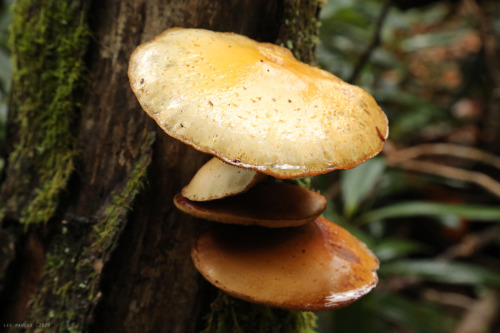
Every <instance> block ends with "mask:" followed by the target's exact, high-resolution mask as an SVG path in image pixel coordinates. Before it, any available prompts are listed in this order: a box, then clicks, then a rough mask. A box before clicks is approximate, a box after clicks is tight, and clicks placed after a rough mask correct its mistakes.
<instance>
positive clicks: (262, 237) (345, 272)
mask: <svg viewBox="0 0 500 333" xmlns="http://www.w3.org/2000/svg"><path fill="white" fill-rule="evenodd" d="M191 257H192V259H193V262H194V264H195V266H196V268H197V269H198V270H199V271H200V273H201V274H202V275H203V276H204V277H205V278H206V279H207V280H208V281H209V282H210V283H212V284H213V285H215V286H216V287H218V288H219V289H221V290H223V291H225V292H227V293H228V294H230V295H232V296H235V297H238V298H241V299H244V300H247V301H250V302H255V303H261V304H266V305H270V306H274V307H279V308H284V309H293V310H301V311H322V310H328V309H333V308H338V307H341V306H345V305H348V304H350V303H352V302H354V301H355V300H357V299H359V298H360V297H362V296H363V295H365V294H367V293H368V292H370V291H371V290H372V289H373V288H374V287H375V285H376V284H377V281H378V278H377V274H376V270H377V269H378V266H379V262H378V260H377V259H376V258H375V256H374V255H373V254H372V253H371V252H370V250H368V249H367V247H366V246H365V245H364V244H363V243H361V242H360V241H359V240H358V239H356V238H355V237H354V236H352V235H351V234H349V233H348V232H347V231H346V230H345V229H342V228H341V227H339V226H338V225H336V224H334V223H332V222H330V221H328V220H325V219H323V218H318V219H316V220H315V221H314V222H312V223H308V224H306V225H304V226H301V227H297V228H284V229H265V228H258V227H241V226H240V227H239V228H238V227H233V228H231V227H230V226H227V225H226V226H224V225H222V227H221V226H220V225H217V224H212V225H211V228H210V229H208V230H207V231H206V232H204V233H202V234H201V235H200V237H199V238H198V239H197V241H196V242H195V244H194V246H193V248H192V251H191Z"/></svg>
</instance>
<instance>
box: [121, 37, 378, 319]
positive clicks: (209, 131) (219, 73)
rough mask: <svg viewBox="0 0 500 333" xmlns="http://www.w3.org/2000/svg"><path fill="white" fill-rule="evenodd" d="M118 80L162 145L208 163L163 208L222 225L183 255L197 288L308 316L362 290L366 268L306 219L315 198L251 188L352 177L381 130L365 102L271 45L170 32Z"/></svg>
mask: <svg viewBox="0 0 500 333" xmlns="http://www.w3.org/2000/svg"><path fill="white" fill-rule="evenodd" d="M129 79H130V83H131V87H132V89H133V91H134V93H135V94H136V96H137V99H138V100H139V102H140V104H141V106H142V108H143V109H144V111H146V112H147V113H148V115H149V116H151V118H153V119H154V120H155V121H156V122H157V123H158V125H159V126H160V127H161V128H162V129H163V130H164V131H165V132H166V133H167V134H168V135H170V136H172V137H174V138H176V139H178V140H180V141H182V142H184V143H186V144H188V145H190V146H192V147H193V148H195V149H197V150H199V151H201V152H205V153H208V154H211V155H214V156H215V158H214V159H213V160H211V161H209V162H208V163H207V164H206V165H205V166H203V167H202V169H200V171H199V172H198V173H197V174H196V175H195V177H194V178H193V179H192V180H191V182H190V184H188V185H187V186H186V187H185V188H184V189H183V191H182V193H180V194H178V195H176V196H175V198H174V203H175V205H176V206H177V207H178V208H179V209H180V210H182V211H184V212H186V213H188V214H191V215H193V216H196V217H199V218H204V219H208V220H212V221H216V222H223V223H224V224H217V223H213V224H210V225H209V226H208V229H207V230H206V231H205V232H204V233H202V234H201V236H200V237H199V238H198V240H197V241H196V243H195V245H194V247H193V250H192V259H193V261H194V263H195V266H196V267H197V269H198V270H199V271H200V272H201V273H202V275H204V276H205V278H206V279H207V280H209V281H210V282H211V283H212V284H214V285H215V286H217V287H219V288H220V289H222V290H224V291H226V292H228V293H229V294H231V295H233V296H236V297H239V298H242V299H245V300H249V301H253V302H257V303H263V304H268V305H271V306H276V307H281V308H286V309H298V310H311V311H317V310H324V309H329V308H335V307H339V306H343V305H346V304H349V303H351V302H353V301H354V300H356V299H358V298H359V297H361V296H363V295H364V294H366V293H368V292H369V291H370V290H371V289H372V288H374V286H375V285H376V283H377V275H376V270H377V268H378V260H377V259H376V258H375V257H374V256H373V254H372V253H371V252H370V251H369V250H368V249H367V248H366V246H365V245H364V244H363V243H361V242H360V241H359V240H357V239H356V238H354V237H353V236H352V235H350V234H349V233H348V232H347V231H345V230H344V229H342V228H340V227H339V226H337V225H335V224H334V223H331V222H329V221H327V220H325V219H323V218H321V217H318V216H319V215H320V214H321V212H322V211H323V210H324V209H325V206H326V199H325V198H324V197H323V196H322V195H320V194H319V193H315V192H313V191H309V190H305V189H301V188H300V187H298V186H294V185H290V184H286V183H283V182H277V181H274V182H273V181H271V182H269V181H262V182H260V180H262V178H263V174H267V175H270V176H273V177H276V178H293V177H302V176H311V175H317V174H321V173H326V172H329V171H332V170H336V169H349V168H354V167H355V166H357V165H358V164H360V163H363V162H364V161H366V160H367V159H369V158H371V157H373V156H375V155H377V154H378V153H379V152H380V151H381V149H382V147H383V144H384V142H385V140H386V138H387V136H388V123H387V117H386V116H385V114H384V113H383V112H382V110H381V109H380V107H379V106H378V105H377V103H376V102H375V100H374V99H373V98H372V97H371V96H370V95H369V94H368V93H367V92H365V91H364V90H362V89H361V88H359V87H356V86H353V85H350V84H347V83H345V82H344V81H342V80H340V79H339V78H337V77H335V76H334V75H332V74H330V73H328V72H326V71H323V70H321V69H318V68H315V67H311V66H309V65H307V64H304V63H301V62H299V61H297V60H296V59H295V58H294V57H293V55H292V54H291V52H290V51H289V50H287V49H285V48H282V47H280V46H276V45H273V44H268V43H258V42H256V41H253V40H251V39H249V38H247V37H245V36H241V35H237V34H234V33H221V32H213V31H208V30H202V29H182V28H172V29H169V30H167V31H165V32H163V33H162V34H160V35H159V36H157V37H156V38H154V39H153V40H152V41H150V42H148V43H145V44H143V45H141V46H139V47H138V48H137V49H136V50H135V51H134V53H133V54H132V56H131V59H130V65H129ZM219 159H220V160H219ZM244 169H248V170H244ZM233 223H236V224H244V225H245V226H235V225H227V224H233ZM249 225H258V226H249ZM261 226H265V227H268V228H262V227H261ZM290 226H294V227H295V228H289V227H290Z"/></svg>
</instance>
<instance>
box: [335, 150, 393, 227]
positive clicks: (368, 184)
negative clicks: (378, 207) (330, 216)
mask: <svg viewBox="0 0 500 333" xmlns="http://www.w3.org/2000/svg"><path fill="white" fill-rule="evenodd" d="M384 169H385V160H384V159H382V158H374V159H371V160H369V161H367V162H365V163H364V164H361V165H359V166H357V167H356V168H354V169H352V170H347V171H342V174H341V188H342V192H341V193H342V199H343V201H344V215H345V216H346V217H348V218H349V217H351V216H353V215H354V213H356V211H357V210H358V208H359V206H360V204H361V202H362V201H363V199H364V198H366V196H367V195H368V194H370V192H371V191H372V190H373V189H374V188H375V185H376V184H377V182H378V181H379V180H380V177H381V176H382V173H383V172H384Z"/></svg>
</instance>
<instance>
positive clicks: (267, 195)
mask: <svg viewBox="0 0 500 333" xmlns="http://www.w3.org/2000/svg"><path fill="white" fill-rule="evenodd" d="M174 204H175V205H176V207H177V208H179V209H180V210H182V211H183V212H185V213H187V214H189V215H192V216H195V217H198V218H202V219H206V220H210V221H215V222H221V223H231V224H243V225H260V226H265V227H268V228H284V227H293V226H299V225H303V224H306V223H308V222H310V221H312V220H314V219H315V218H317V217H318V216H319V215H320V214H321V213H322V212H323V210H325V208H326V198H325V197H324V196H323V195H321V194H319V193H317V192H314V191H310V190H307V189H304V188H301V187H299V186H297V185H292V184H286V183H283V182H273V181H269V182H261V183H258V184H257V185H255V186H254V187H252V188H251V189H250V190H248V191H247V192H245V193H242V194H239V195H236V196H232V197H227V198H223V199H219V200H212V201H203V202H200V201H191V200H189V199H186V198H184V197H183V196H182V194H180V193H179V194H177V195H176V196H175V198H174Z"/></svg>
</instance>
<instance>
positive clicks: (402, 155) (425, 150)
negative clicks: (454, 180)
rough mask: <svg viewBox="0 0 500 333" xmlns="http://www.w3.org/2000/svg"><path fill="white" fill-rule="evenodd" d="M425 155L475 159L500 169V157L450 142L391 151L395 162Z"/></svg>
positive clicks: (391, 157)
mask: <svg viewBox="0 0 500 333" xmlns="http://www.w3.org/2000/svg"><path fill="white" fill-rule="evenodd" d="M423 155H447V156H454V157H459V158H464V159H469V160H474V161H477V162H481V163H484V164H487V165H490V166H492V167H494V168H497V169H499V170H500V157H498V156H496V155H494V154H491V153H488V152H485V151H483V150H480V149H477V148H471V147H466V146H461V145H454V144H449V143H435V144H422V145H418V146H413V147H410V148H406V149H401V150H399V151H397V152H394V153H391V156H390V159H391V160H392V161H394V162H397V161H402V160H409V159H413V158H417V157H420V156H423Z"/></svg>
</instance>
